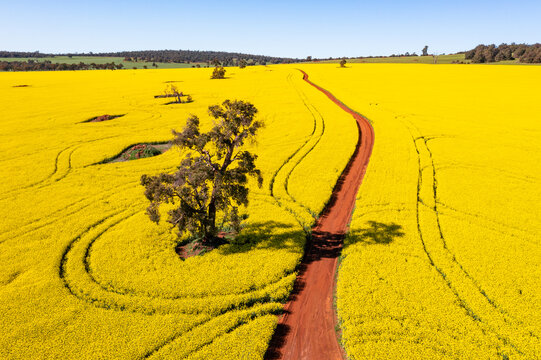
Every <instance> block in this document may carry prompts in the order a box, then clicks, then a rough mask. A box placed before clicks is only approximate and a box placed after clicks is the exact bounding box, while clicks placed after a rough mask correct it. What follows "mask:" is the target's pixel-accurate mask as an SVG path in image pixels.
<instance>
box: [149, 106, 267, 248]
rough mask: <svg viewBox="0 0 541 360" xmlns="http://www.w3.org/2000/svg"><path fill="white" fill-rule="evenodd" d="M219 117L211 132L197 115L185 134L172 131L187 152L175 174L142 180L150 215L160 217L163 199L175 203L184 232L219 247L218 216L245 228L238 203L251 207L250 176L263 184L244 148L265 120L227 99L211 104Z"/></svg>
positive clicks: (175, 218) (172, 215) (174, 218)
mask: <svg viewBox="0 0 541 360" xmlns="http://www.w3.org/2000/svg"><path fill="white" fill-rule="evenodd" d="M209 113H210V115H211V116H212V117H213V118H214V119H215V122H214V127H213V128H212V129H211V130H210V131H209V132H206V133H202V132H201V131H200V129H199V118H198V117H197V116H195V115H192V116H191V117H190V118H188V121H187V123H186V125H185V127H184V129H183V130H182V131H181V132H177V131H174V130H173V135H174V139H173V144H174V145H176V146H178V147H179V148H181V149H184V150H187V152H186V155H185V157H184V158H183V159H182V161H181V163H180V166H179V167H178V170H177V171H176V172H175V173H174V174H166V173H162V174H159V175H155V176H148V175H143V176H142V177H141V184H142V185H143V186H144V187H145V196H146V197H147V199H148V200H149V201H150V205H149V206H148V208H147V214H148V216H149V217H150V219H151V220H152V221H154V222H156V223H158V222H159V221H160V212H159V207H160V204H162V203H169V204H175V205H176V207H174V208H172V209H171V210H169V212H168V215H169V218H168V220H167V221H168V222H169V223H171V224H172V225H173V226H174V227H176V228H177V229H178V231H179V236H180V235H182V234H185V233H189V234H191V235H192V236H200V237H201V238H202V239H203V240H202V242H203V244H204V245H207V246H216V245H217V237H216V235H217V233H218V231H219V227H218V226H217V224H216V222H217V216H218V215H219V216H220V218H221V224H222V226H227V227H229V228H231V229H233V230H234V231H236V232H238V231H239V230H240V224H241V221H242V220H243V219H245V217H243V216H240V214H239V206H241V205H242V206H246V205H248V188H247V186H246V185H247V182H248V177H250V176H251V177H255V178H256V179H257V180H258V184H259V186H260V187H261V185H262V183H263V179H262V177H261V172H260V171H259V169H257V167H256V165H255V160H256V159H257V155H255V154H252V153H250V152H248V151H246V150H241V147H242V146H243V145H244V144H245V142H247V141H250V140H252V141H253V140H255V136H256V134H257V132H258V130H259V129H260V128H261V127H262V126H263V123H262V122H260V121H258V120H255V119H254V118H255V115H256V113H257V109H256V108H255V106H254V105H252V104H250V103H248V102H244V101H230V100H226V101H224V102H223V104H222V105H221V106H220V105H214V106H210V107H209Z"/></svg>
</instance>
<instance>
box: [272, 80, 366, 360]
mask: <svg viewBox="0 0 541 360" xmlns="http://www.w3.org/2000/svg"><path fill="white" fill-rule="evenodd" d="M300 71H301V72H302V73H303V79H304V80H305V81H306V82H308V83H309V84H310V85H312V86H314V87H315V88H316V89H318V90H319V91H321V92H323V93H324V94H325V95H327V97H329V99H331V100H332V101H333V102H334V103H336V104H337V105H338V106H340V107H341V108H342V109H343V110H344V111H346V112H347V113H349V114H351V115H352V116H353V118H354V119H355V120H356V121H357V127H358V129H359V140H358V141H357V146H356V148H355V152H354V153H353V155H352V157H351V159H350V160H349V162H348V164H347V166H346V168H345V169H344V171H343V172H342V174H341V176H340V178H339V179H338V182H337V183H336V185H335V187H334V189H333V192H332V195H331V199H330V201H329V203H328V204H327V206H326V207H325V209H324V210H323V212H322V213H321V215H320V217H319V219H318V221H317V223H316V225H315V226H314V228H313V229H312V239H311V241H309V242H308V243H307V244H306V250H305V255H304V258H303V260H302V262H301V265H300V267H299V275H298V276H297V279H296V281H295V286H294V288H293V292H292V294H291V296H290V298H289V300H288V302H287V303H286V305H285V306H284V315H282V317H281V318H280V320H279V322H278V326H277V328H276V331H275V333H274V336H273V338H272V340H271V342H270V346H269V349H268V351H267V353H266V354H265V359H284V360H304V359H309V360H318V359H321V360H334V359H343V358H344V354H343V351H342V349H341V347H340V345H339V344H338V340H337V335H336V330H335V326H336V314H335V313H334V308H333V294H334V285H335V279H334V275H335V271H336V266H337V261H338V256H339V255H340V252H341V250H342V240H343V238H344V236H345V233H346V231H347V226H348V223H349V221H350V220H351V215H352V212H353V207H354V205H355V198H356V195H357V191H358V190H359V186H360V185H361V182H362V180H363V177H364V174H365V172H366V167H367V165H368V161H369V159H370V154H371V153H372V147H373V145H374V130H373V129H372V126H371V125H370V123H369V122H368V120H367V119H366V118H364V117H363V116H361V115H360V114H358V113H356V112H354V111H353V110H351V109H350V108H348V107H347V106H346V105H344V104H343V103H342V102H340V101H339V100H338V99H337V98H335V97H334V96H333V95H332V94H331V93H330V92H328V91H327V90H325V89H323V88H321V87H319V86H318V85H316V84H314V83H312V82H311V81H310V80H308V75H307V74H306V73H305V72H304V71H302V70H300Z"/></svg>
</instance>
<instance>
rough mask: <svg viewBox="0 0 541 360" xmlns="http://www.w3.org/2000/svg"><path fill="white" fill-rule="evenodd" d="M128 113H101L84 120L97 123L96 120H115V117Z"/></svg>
mask: <svg viewBox="0 0 541 360" xmlns="http://www.w3.org/2000/svg"><path fill="white" fill-rule="evenodd" d="M124 115H126V114H117V115H109V114H104V115H99V116H94V117H93V118H90V119H88V120H85V121H82V122H83V123H89V122H91V123H95V122H102V121H108V120H113V119H116V118H119V117H122V116H124Z"/></svg>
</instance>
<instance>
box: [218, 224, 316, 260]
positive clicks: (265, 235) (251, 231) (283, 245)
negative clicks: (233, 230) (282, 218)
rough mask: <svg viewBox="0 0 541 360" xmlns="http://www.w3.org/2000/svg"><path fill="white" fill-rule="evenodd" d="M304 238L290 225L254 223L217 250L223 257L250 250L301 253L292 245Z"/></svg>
mask: <svg viewBox="0 0 541 360" xmlns="http://www.w3.org/2000/svg"><path fill="white" fill-rule="evenodd" d="M305 238H306V234H305V232H304V231H303V230H302V229H300V228H298V227H296V226H294V225H291V224H286V223H282V222H277V221H272V220H269V221H264V222H254V223H250V224H248V225H246V227H244V228H243V230H242V231H241V232H240V234H238V235H237V236H236V237H235V238H233V239H231V240H229V243H228V244H227V245H225V246H220V247H219V248H218V249H217V250H218V251H219V252H220V253H221V254H223V255H229V254H237V253H243V252H248V251H250V250H252V249H255V248H258V249H288V248H290V249H291V251H295V252H301V251H302V250H301V249H300V248H298V247H295V246H293V245H294V244H296V243H297V244H299V243H301V242H302V241H303V240H304V239H305Z"/></svg>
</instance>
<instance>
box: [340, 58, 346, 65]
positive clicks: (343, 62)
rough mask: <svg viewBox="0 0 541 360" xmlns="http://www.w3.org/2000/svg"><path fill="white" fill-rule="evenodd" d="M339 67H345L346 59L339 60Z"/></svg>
mask: <svg viewBox="0 0 541 360" xmlns="http://www.w3.org/2000/svg"><path fill="white" fill-rule="evenodd" d="M340 67H346V59H342V60H340Z"/></svg>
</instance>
